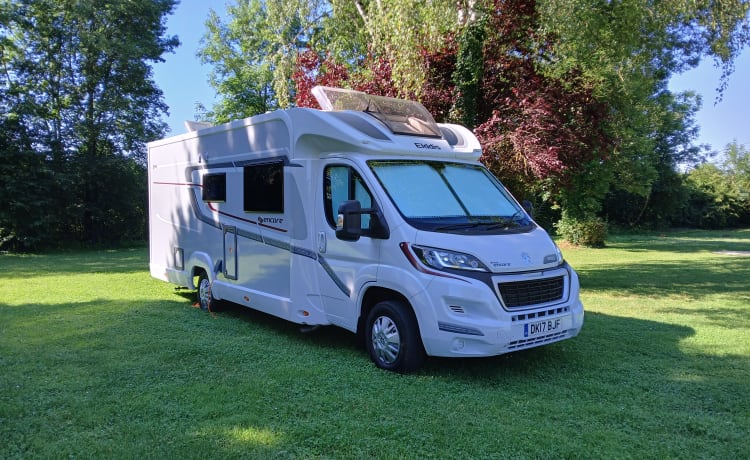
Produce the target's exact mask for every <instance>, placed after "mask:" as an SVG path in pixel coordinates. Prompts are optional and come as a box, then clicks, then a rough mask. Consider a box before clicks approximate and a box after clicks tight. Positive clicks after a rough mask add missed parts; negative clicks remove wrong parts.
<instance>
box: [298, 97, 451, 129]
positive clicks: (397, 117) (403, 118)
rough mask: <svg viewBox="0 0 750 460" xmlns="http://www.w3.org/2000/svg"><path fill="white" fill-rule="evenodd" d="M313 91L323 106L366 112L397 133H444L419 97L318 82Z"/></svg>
mask: <svg viewBox="0 0 750 460" xmlns="http://www.w3.org/2000/svg"><path fill="white" fill-rule="evenodd" d="M312 94H313V96H315V99H317V101H318V104H320V107H321V108H322V109H323V110H329V111H332V110H336V111H338V110H355V111H359V112H365V113H367V114H369V115H372V116H373V117H375V118H377V119H378V120H380V121H381V122H383V124H385V125H386V126H387V127H388V128H389V129H390V130H391V131H392V132H393V133H394V134H407V135H411V136H422V137H443V136H442V133H441V132H440V129H439V128H438V126H437V123H435V119H434V118H432V115H430V112H428V111H427V109H425V108H424V106H423V105H422V104H420V103H419V102H416V101H407V100H405V99H396V98H393V97H384V96H373V95H371V94H367V93H363V92H360V91H354V90H350V89H341V88H330V87H327V86H316V87H314V88H313V89H312Z"/></svg>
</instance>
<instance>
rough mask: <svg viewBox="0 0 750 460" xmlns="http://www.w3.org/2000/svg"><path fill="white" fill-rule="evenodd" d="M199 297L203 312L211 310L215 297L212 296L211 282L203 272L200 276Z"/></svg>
mask: <svg viewBox="0 0 750 460" xmlns="http://www.w3.org/2000/svg"><path fill="white" fill-rule="evenodd" d="M197 297H198V299H197V300H198V305H199V306H200V307H201V310H209V309H210V308H211V303H212V302H213V300H214V297H213V295H211V281H209V280H208V275H206V273H205V272H201V273H200V275H198V291H197Z"/></svg>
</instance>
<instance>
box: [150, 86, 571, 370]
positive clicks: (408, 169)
mask: <svg viewBox="0 0 750 460" xmlns="http://www.w3.org/2000/svg"><path fill="white" fill-rule="evenodd" d="M314 94H315V96H316V97H317V99H318V101H319V102H320V104H321V107H323V109H324V110H315V109H304V108H295V109H290V110H283V111H275V112H271V113H266V114H263V115H258V116H254V117H251V118H246V119H244V120H238V121H233V122H230V123H226V124H223V125H220V126H214V127H202V129H198V130H196V131H192V132H188V133H186V134H183V135H179V136H175V137H170V138H167V139H163V140H160V141H156V142H152V143H150V144H149V145H148V175H149V231H150V271H151V275H152V276H153V277H155V278H158V279H161V280H164V281H168V282H170V283H173V284H176V285H177V286H181V287H186V288H189V289H197V292H198V299H199V302H200V305H201V307H202V308H204V309H209V308H210V305H211V302H212V301H214V300H219V299H220V300H225V301H230V302H234V303H237V304H240V305H244V306H247V307H250V308H253V309H257V310H260V311H263V312H266V313H269V314H271V315H275V316H278V317H281V318H284V319H286V320H289V321H292V322H295V323H298V324H301V325H308V326H316V325H335V326H340V327H342V328H344V329H347V330H349V331H352V332H354V333H357V334H362V335H363V337H364V338H365V344H366V347H367V350H368V352H369V354H370V356H371V358H372V360H373V361H374V362H375V364H376V365H377V366H379V367H381V368H384V369H388V370H393V371H397V372H409V371H413V370H415V369H416V368H418V367H419V366H420V365H421V364H422V362H423V360H424V357H425V356H426V355H429V356H443V357H479V356H493V355H499V354H503V353H508V352H511V351H515V350H521V349H526V348H531V347H536V346H539V345H544V344H549V343H553V342H557V341H560V340H564V339H568V338H571V337H574V336H576V335H578V333H579V331H580V330H581V327H582V325H583V317H584V313H583V305H582V304H581V301H580V298H579V283H578V276H577V275H576V272H575V271H574V270H573V268H571V267H570V266H569V265H568V264H567V263H566V262H565V260H564V259H563V257H562V255H561V253H560V250H559V249H558V247H557V246H556V245H555V243H554V242H553V241H552V239H551V238H550V237H549V236H548V234H547V233H546V232H545V231H544V230H543V229H542V228H540V227H539V226H538V225H537V224H536V223H535V222H534V221H533V220H532V218H531V217H530V216H529V215H528V214H527V212H525V210H524V209H523V207H522V206H520V205H519V203H518V202H517V201H516V200H515V199H514V198H513V197H512V196H511V195H510V193H509V192H508V191H507V190H506V189H505V187H503V185H502V184H501V183H500V182H499V181H498V180H497V179H496V178H495V177H494V176H493V175H492V174H491V173H490V172H489V171H488V170H487V169H485V168H484V167H483V166H482V165H481V164H480V163H479V162H478V159H479V156H480V155H481V148H480V146H479V142H478V141H477V139H476V137H475V136H474V135H473V134H472V133H471V132H470V131H469V130H467V129H466V128H464V127H462V126H458V125H452V124H437V123H435V121H434V119H433V118H432V116H431V115H430V114H429V113H428V112H427V111H426V110H425V109H424V107H423V106H422V105H421V104H418V103H416V102H411V101H404V100H399V99H392V98H385V97H378V96H372V95H367V94H365V93H360V92H354V91H347V90H341V89H334V88H324V87H317V88H315V89H314Z"/></svg>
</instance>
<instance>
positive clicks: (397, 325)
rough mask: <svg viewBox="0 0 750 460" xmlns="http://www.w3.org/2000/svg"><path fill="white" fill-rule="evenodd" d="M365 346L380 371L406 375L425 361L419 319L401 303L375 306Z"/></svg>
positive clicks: (386, 302)
mask: <svg viewBox="0 0 750 460" xmlns="http://www.w3.org/2000/svg"><path fill="white" fill-rule="evenodd" d="M365 344H366V346H367V352H368V353H369V354H370V358H371V359H372V361H373V362H374V363H375V365H376V366H378V367H379V368H381V369H385V370H389V371H394V372H399V373H402V374H406V373H409V372H413V371H415V370H417V369H418V368H419V367H420V366H421V365H422V363H423V362H424V358H425V352H424V346H423V345H422V339H421V337H420V336H419V327H418V325H417V320H416V318H414V315H413V314H412V312H411V310H409V308H408V307H407V306H406V305H404V304H403V303H401V302H396V301H390V300H387V301H384V302H380V303H378V304H377V305H375V306H374V307H373V309H372V310H371V311H370V314H369V315H367V325H366V329H365Z"/></svg>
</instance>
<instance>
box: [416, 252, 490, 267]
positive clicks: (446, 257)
mask: <svg viewBox="0 0 750 460" xmlns="http://www.w3.org/2000/svg"><path fill="white" fill-rule="evenodd" d="M412 249H413V250H414V253H415V254H416V255H417V257H419V260H420V261H421V262H422V263H423V264H425V265H427V266H428V267H432V268H436V269H438V270H444V269H446V268H453V269H456V270H471V271H475V272H486V271H489V270H487V267H485V266H484V264H483V263H482V262H480V261H479V259H477V258H476V257H474V256H472V255H470V254H464V253H462V252H453V251H446V250H445V249H437V248H431V247H427V246H412Z"/></svg>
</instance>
